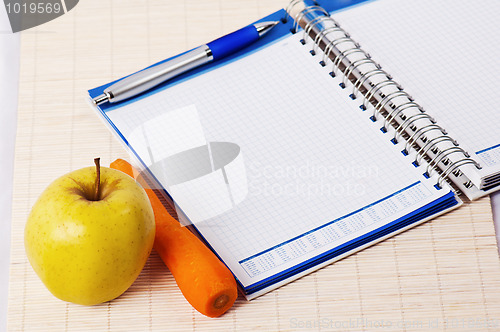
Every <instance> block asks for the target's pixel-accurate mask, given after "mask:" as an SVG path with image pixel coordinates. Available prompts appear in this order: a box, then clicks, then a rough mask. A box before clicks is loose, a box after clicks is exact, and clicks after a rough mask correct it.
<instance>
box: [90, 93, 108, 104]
mask: <svg viewBox="0 0 500 332" xmlns="http://www.w3.org/2000/svg"><path fill="white" fill-rule="evenodd" d="M92 101H93V102H94V105H100V104H102V103H105V102H107V101H109V96H108V95H107V94H105V93H103V94H102V95H100V96H97V97H95V98H94V99H92Z"/></svg>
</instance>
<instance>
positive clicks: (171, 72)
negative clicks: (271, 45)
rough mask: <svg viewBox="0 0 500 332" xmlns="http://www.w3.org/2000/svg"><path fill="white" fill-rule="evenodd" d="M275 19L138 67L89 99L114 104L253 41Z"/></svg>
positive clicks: (268, 27)
mask: <svg viewBox="0 0 500 332" xmlns="http://www.w3.org/2000/svg"><path fill="white" fill-rule="evenodd" d="M278 23H279V21H276V22H261V23H256V24H252V25H249V26H247V27H244V28H242V29H240V30H237V31H235V32H232V33H230V34H228V35H226V36H223V37H220V38H218V39H216V40H214V41H212V42H210V43H208V44H206V45H202V46H199V47H197V48H195V49H193V50H191V51H189V52H187V53H185V54H183V55H180V56H178V57H176V58H174V59H172V60H169V61H166V62H164V63H161V64H159V65H156V66H153V67H150V68H147V69H144V70H141V71H140V72H137V73H135V74H132V75H130V76H128V77H125V78H124V79H122V80H120V81H118V82H116V83H115V84H112V85H111V86H109V87H107V88H106V89H104V91H103V94H101V95H100V96H98V97H96V98H94V99H93V102H94V104H95V105H100V104H102V103H105V102H109V103H116V102H119V101H122V100H125V99H128V98H130V97H133V96H136V95H138V94H140V93H142V92H144V91H147V90H149V89H151V88H153V87H155V86H156V85H158V84H160V83H163V82H165V81H167V80H169V79H171V78H173V77H175V76H178V75H180V74H182V73H185V72H186V71H188V70H191V69H193V68H196V67H199V66H201V65H204V64H206V63H208V62H211V61H215V60H219V59H222V58H225V57H226V56H229V55H231V54H233V53H235V52H237V51H239V50H241V49H243V48H245V47H247V46H249V45H251V44H253V43H254V42H256V41H257V40H258V39H259V38H260V37H262V36H263V35H264V34H266V33H267V32H268V31H269V30H271V29H272V28H273V27H274V26H275V25H276V24H278Z"/></svg>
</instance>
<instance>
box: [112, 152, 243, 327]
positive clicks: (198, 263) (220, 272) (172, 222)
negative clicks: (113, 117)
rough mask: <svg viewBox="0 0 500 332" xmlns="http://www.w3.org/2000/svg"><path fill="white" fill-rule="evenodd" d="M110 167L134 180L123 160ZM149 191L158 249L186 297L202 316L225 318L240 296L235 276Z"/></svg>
mask: <svg viewBox="0 0 500 332" xmlns="http://www.w3.org/2000/svg"><path fill="white" fill-rule="evenodd" d="M110 167H111V168H114V169H117V170H119V171H122V172H124V173H126V174H128V175H130V176H132V177H134V175H133V174H134V169H133V167H132V166H131V165H130V164H129V163H128V162H126V161H125V160H123V159H117V160H115V161H114V162H112V163H111V165H110ZM135 174H137V173H135ZM145 190H146V193H147V195H148V197H149V200H150V202H151V205H152V207H153V211H154V215H155V222H156V235H155V241H154V248H155V250H156V251H157V252H158V253H159V255H160V257H161V259H162V260H163V262H164V263H165V265H166V266H167V267H168V269H169V270H170V272H171V273H172V275H173V276H174V278H175V281H176V282H177V285H178V286H179V288H180V290H181V291H182V294H183V295H184V297H185V298H186V300H187V301H188V302H189V303H190V304H191V305H192V306H193V307H194V308H195V309H196V310H198V311H199V312H200V313H202V314H204V315H206V316H208V317H218V316H220V315H222V314H223V313H224V312H226V311H227V310H228V309H229V308H230V307H231V306H232V305H233V303H234V301H236V298H237V297H238V290H237V287H236V281H235V279H234V277H233V275H232V274H231V272H230V271H229V269H228V268H227V267H226V266H225V265H224V264H223V263H222V262H221V261H220V260H219V259H218V258H217V256H215V254H214V253H213V252H212V251H211V250H210V249H209V248H208V247H207V246H205V245H204V244H203V243H202V242H201V240H200V239H198V238H197V237H196V236H195V235H194V234H193V233H191V231H189V229H187V228H186V227H182V226H181V225H180V224H179V222H178V221H177V220H176V219H174V218H173V217H172V216H171V215H170V214H169V213H168V211H167V210H166V208H165V207H164V206H163V204H162V203H161V201H160V199H159V198H158V197H157V196H156V194H155V193H154V191H153V190H152V189H145Z"/></svg>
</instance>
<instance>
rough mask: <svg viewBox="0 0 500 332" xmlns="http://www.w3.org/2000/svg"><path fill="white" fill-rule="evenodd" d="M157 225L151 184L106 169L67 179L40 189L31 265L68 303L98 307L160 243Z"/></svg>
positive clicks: (28, 237) (29, 241)
mask: <svg viewBox="0 0 500 332" xmlns="http://www.w3.org/2000/svg"><path fill="white" fill-rule="evenodd" d="M154 235H155V222H154V215H153V210H152V208H151V204H150V202H149V199H148V197H147V195H146V193H145V191H144V189H143V188H142V187H141V186H140V185H139V184H138V183H137V182H136V181H135V180H134V179H133V178H131V177H130V176H128V175H126V174H124V173H122V172H120V171H117V170H114V169H111V168H106V167H102V168H101V167H100V166H99V160H98V159H96V167H87V168H82V169H79V170H76V171H73V172H71V173H68V174H66V175H63V176H61V177H60V178H58V179H57V180H55V181H54V182H52V183H51V184H50V185H49V186H48V187H47V189H45V191H44V192H43V193H42V194H41V196H40V197H39V199H38V200H37V202H36V203H35V205H34V206H33V208H32V210H31V213H30V215H29V217H28V221H27V223H26V227H25V233H24V242H25V248H26V254H27V256H28V259H29V261H30V263H31V266H32V267H33V269H34V270H35V272H36V273H37V275H38V276H39V277H40V279H41V280H42V282H43V283H44V284H45V286H46V287H47V288H48V289H49V291H50V292H51V293H52V294H54V295H55V296H56V297H58V298H59V299H61V300H64V301H68V302H73V303H78V304H86V305H93V304H98V303H102V302H106V301H109V300H112V299H114V298H116V297H118V296H120V295H121V294H122V293H123V292H125V291H126V290H127V289H128V288H129V287H130V285H132V283H133V282H134V280H135V279H136V278H137V276H138V275H139V273H140V272H141V270H142V268H143V267H144V264H145V263H146V260H147V259H148V256H149V254H150V253H151V249H152V247H153V242H154Z"/></svg>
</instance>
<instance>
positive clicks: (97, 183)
mask: <svg viewBox="0 0 500 332" xmlns="http://www.w3.org/2000/svg"><path fill="white" fill-rule="evenodd" d="M100 159H101V158H95V159H94V163H95V170H96V178H95V195H94V201H98V200H99V196H100V192H99V191H100V190H101V165H100Z"/></svg>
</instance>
